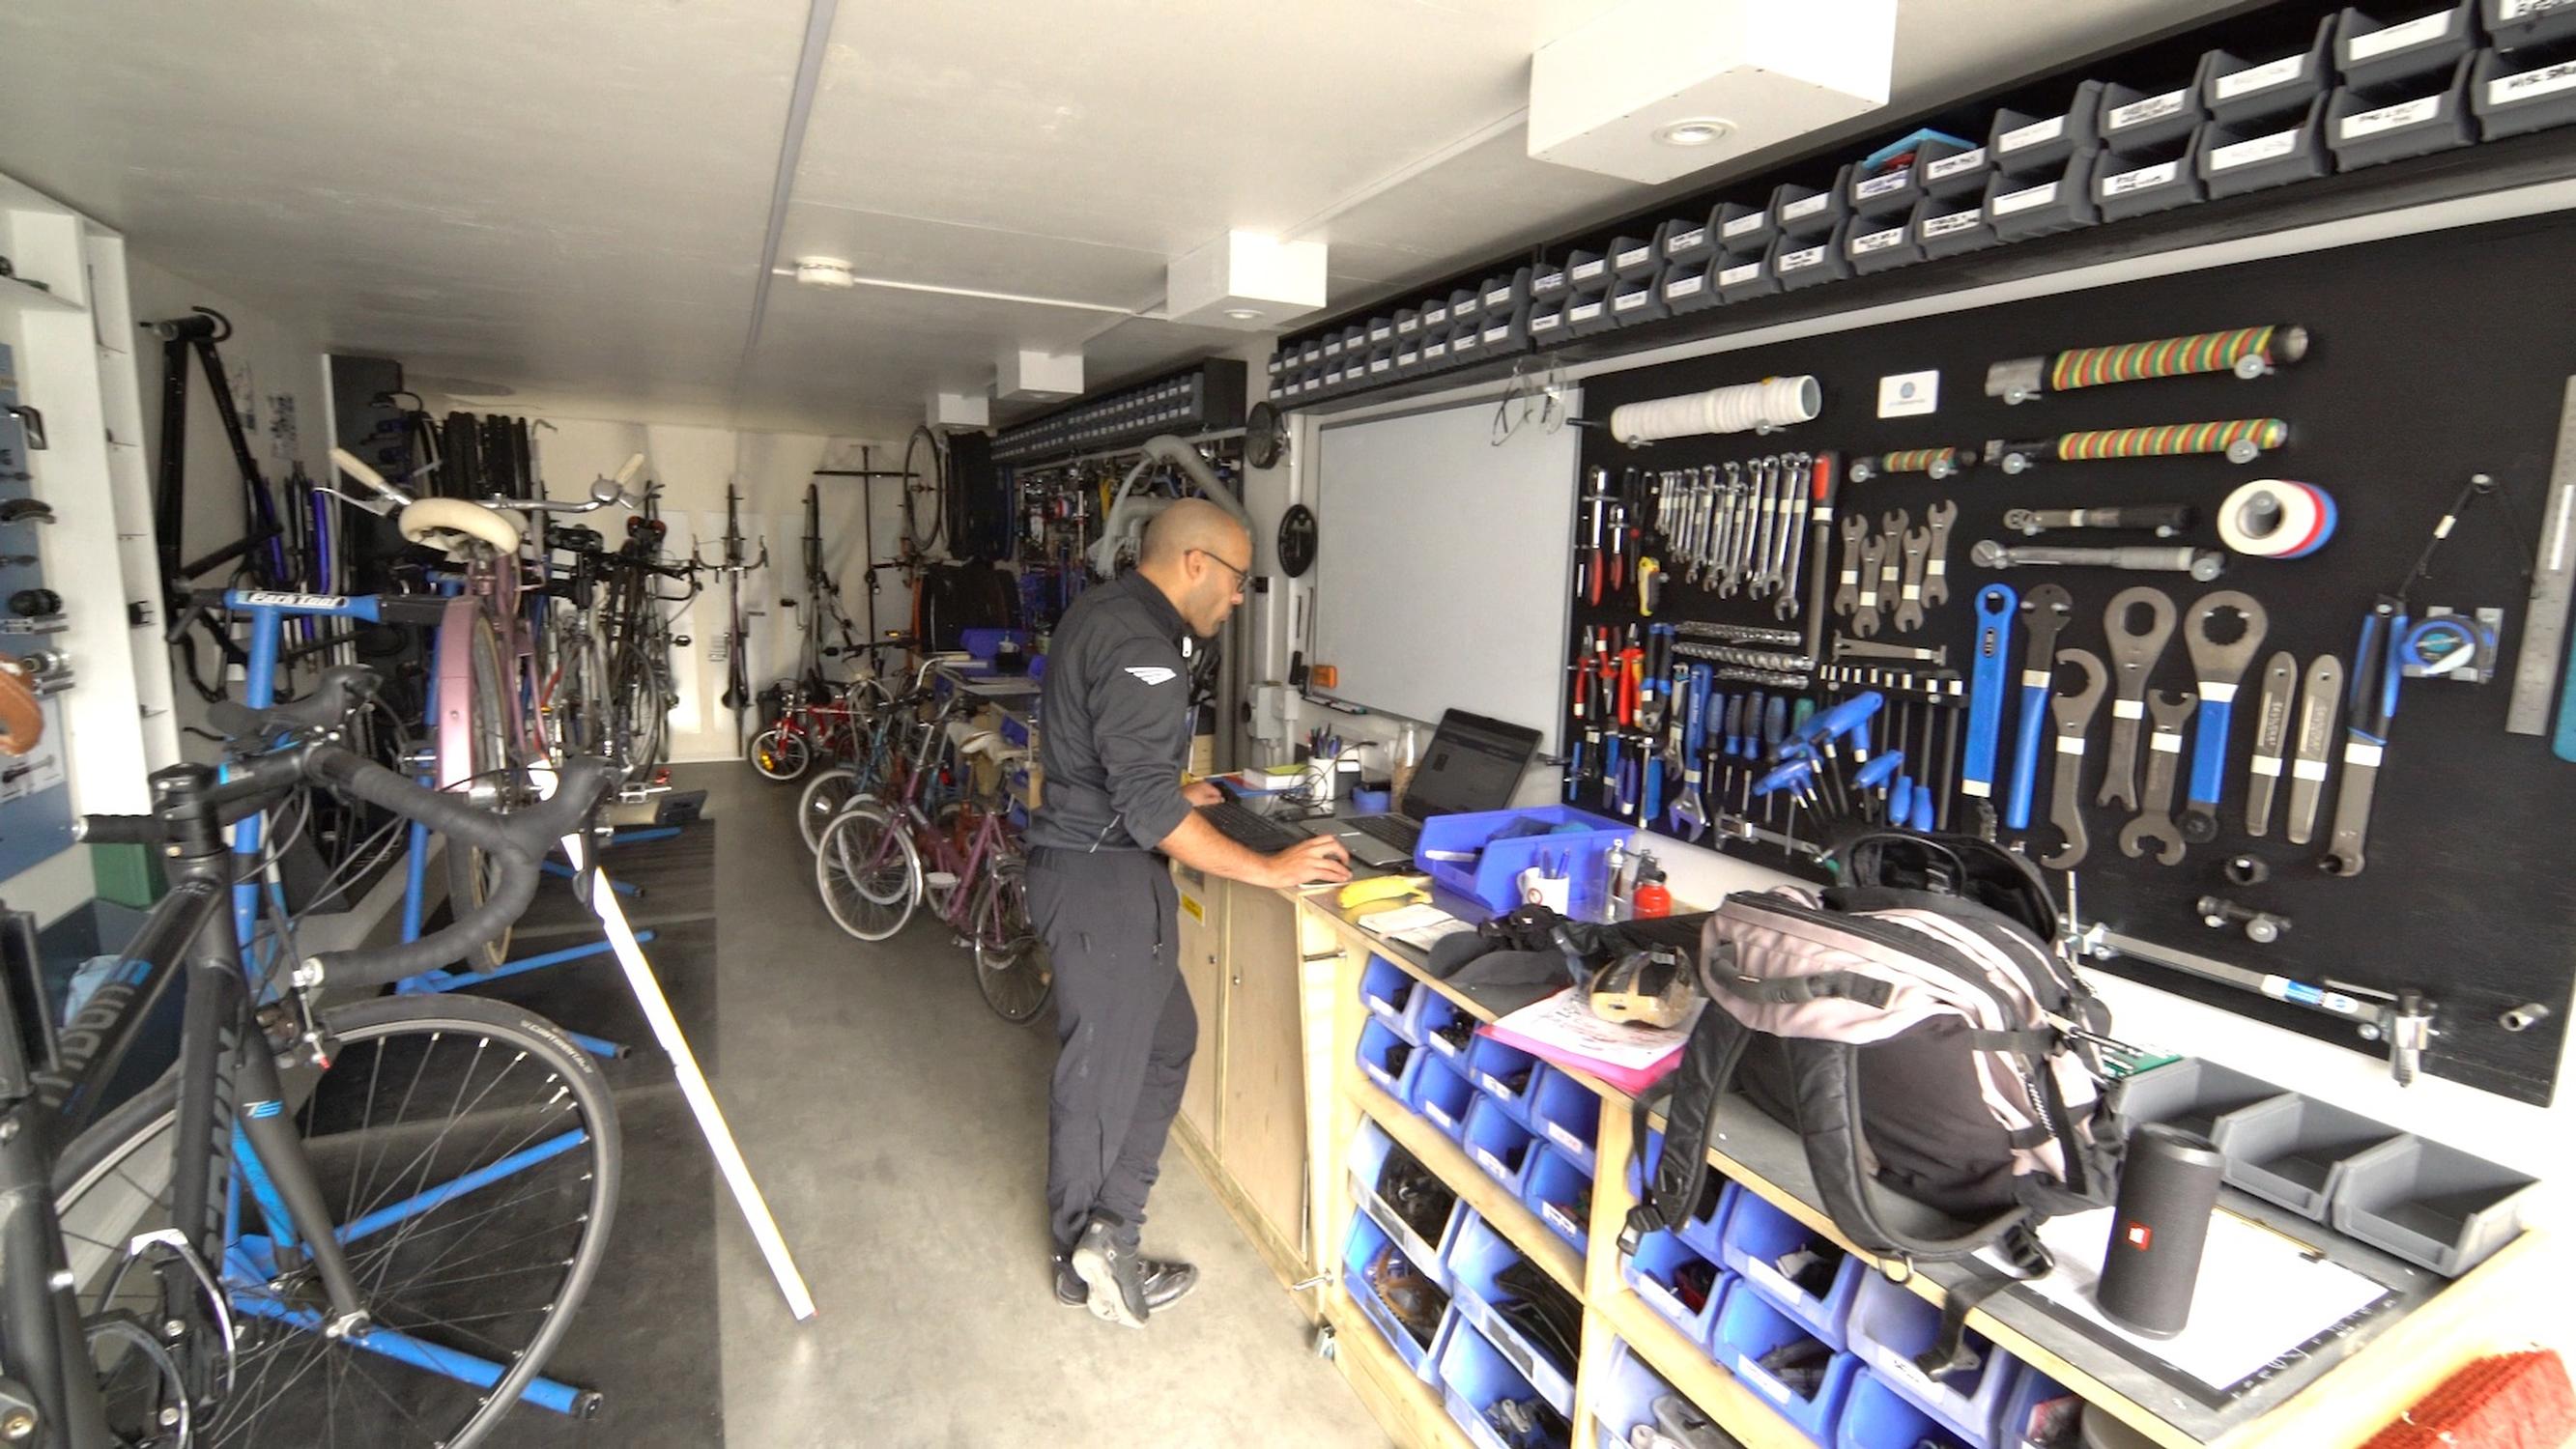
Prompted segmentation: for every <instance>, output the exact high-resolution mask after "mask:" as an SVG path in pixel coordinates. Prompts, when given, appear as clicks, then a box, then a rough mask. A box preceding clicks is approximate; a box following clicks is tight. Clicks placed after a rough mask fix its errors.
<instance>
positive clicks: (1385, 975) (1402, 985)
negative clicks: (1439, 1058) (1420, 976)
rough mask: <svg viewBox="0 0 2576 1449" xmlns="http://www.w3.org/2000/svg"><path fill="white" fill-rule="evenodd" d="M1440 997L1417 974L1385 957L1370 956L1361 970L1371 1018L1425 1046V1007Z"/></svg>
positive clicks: (1364, 998)
mask: <svg viewBox="0 0 2576 1449" xmlns="http://www.w3.org/2000/svg"><path fill="white" fill-rule="evenodd" d="M1435 995H1438V993H1437V992H1435V991H1433V990H1432V989H1431V988H1430V987H1428V986H1425V985H1423V984H1422V983H1421V982H1420V981H1419V980H1417V979H1416V978H1415V977H1414V974H1413V973H1412V972H1410V971H1407V970H1405V969H1404V968H1403V967H1401V966H1399V965H1397V964H1395V963H1394V962H1392V961H1389V960H1388V959H1386V958H1385V957H1384V956H1371V957H1369V959H1368V964H1367V965H1366V966H1363V967H1361V968H1360V1000H1361V1001H1362V1002H1363V1003H1365V1004H1366V1005H1367V1007H1368V1009H1369V1015H1371V1016H1373V1017H1376V1018H1377V1019H1378V1020H1380V1021H1383V1022H1385V1023H1386V1024H1387V1025H1388V1026H1389V1027H1390V1028H1392V1029H1393V1030H1394V1032H1395V1034H1396V1035H1397V1036H1400V1037H1402V1038H1404V1039H1405V1040H1406V1041H1408V1042H1411V1043H1412V1044H1413V1045H1415V1046H1420V1045H1421V1044H1422V1006H1423V1003H1424V1002H1425V1001H1426V1000H1428V999H1429V998H1431V997H1433V996H1435Z"/></svg>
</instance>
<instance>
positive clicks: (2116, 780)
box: [2093, 584, 2174, 810]
mask: <svg viewBox="0 0 2576 1449" xmlns="http://www.w3.org/2000/svg"><path fill="white" fill-rule="evenodd" d="M2142 608H2143V609H2145V610H2146V611H2147V618H2148V623H2147V627H2146V628H2145V629H2143V630H2132V629H2131V628H2130V627H2129V616H2130V615H2131V614H2133V613H2135V612H2136V611H2137V610H2139V609H2142ZM2173 631H2174V602H2173V599H2172V598H2171V597H2170V596H2168V595H2167V594H2166V593H2165V591H2164V590H2162V589H2157V588H2150V587H2148V586H2147V585H2145V584H2140V585H2138V586H2136V587H2135V588H2128V589H2122V590H2121V591H2120V592H2118V593H2116V594H2114V595H2112V596H2111V605H2110V607H2109V608H2107V609H2104V610H2103V611H2102V632H2103V633H2104V634H2105V635H2107V636H2108V637H2109V638H2110V641H2111V672H2112V674H2113V675H2114V677H2115V679H2116V688H2115V689H2114V690H2113V694H2112V699H2111V754H2110V758H2109V761H2108V763H2107V764H2106V765H2105V766H2104V769H2103V772H2102V791H2101V793H2100V794H2099V795H2096V796H2095V797H2094V799H2093V803H2094V804H2096V805H2118V806H2121V807H2124V808H2126V809H2129V810H2135V809H2137V808H2138V725H2139V722H2140V721H2142V720H2144V719H2145V718H2146V717H2147V676H2148V675H2151V674H2153V673H2155V672H2156V661H2157V660H2158V659H2160V658H2162V657H2164V652H2165V642H2166V641H2167V640H2169V639H2171V638H2172V637H2173Z"/></svg>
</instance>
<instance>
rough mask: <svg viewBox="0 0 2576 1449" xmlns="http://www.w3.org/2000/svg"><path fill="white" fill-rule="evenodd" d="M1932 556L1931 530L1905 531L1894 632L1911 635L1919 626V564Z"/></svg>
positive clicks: (1921, 622)
mask: <svg viewBox="0 0 2576 1449" xmlns="http://www.w3.org/2000/svg"><path fill="white" fill-rule="evenodd" d="M1931 556H1932V530H1930V529H1928V528H1912V529H1907V530H1906V533H1905V567H1904V570H1903V573H1902V582H1900V583H1899V585H1898V588H1897V595H1896V632H1897V633H1899V634H1911V633H1913V632H1914V631H1915V630H1917V629H1920V628H1922V627H1923V564H1924V561H1925V560H1926V559H1928V558H1930V557H1931Z"/></svg>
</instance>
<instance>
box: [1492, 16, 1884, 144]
mask: <svg viewBox="0 0 2576 1449" xmlns="http://www.w3.org/2000/svg"><path fill="white" fill-rule="evenodd" d="M1895 58H1896V0H1798V3H1796V4H1779V3H1775V0H1718V3H1711V0H1626V3H1625V4H1621V5H1615V6H1612V7H1611V8H1610V9H1608V10H1605V11H1603V12H1602V13H1600V14H1599V15H1596V16H1594V17H1593V18H1592V19H1591V20H1589V21H1587V22H1585V23H1584V24H1583V25H1581V26H1580V27H1578V28H1576V29H1575V30H1573V31H1571V32H1569V33H1568V34H1566V35H1564V36H1561V37H1559V38H1558V39H1556V40H1552V41H1550V42H1548V43H1547V44H1545V45H1543V46H1540V47H1539V49H1538V51H1537V53H1536V54H1535V55H1534V56H1533V57H1532V58H1531V64H1530V105H1529V154H1530V155H1531V156H1533V157H1535V158H1536V159H1538V160H1541V161H1552V162H1554V163H1556V164H1557V165H1560V166H1572V167H1576V168H1579V169H1581V170H1585V171H1597V172H1600V173H1602V174H1604V175H1608V176H1618V177H1623V178H1625V179H1627V180H1630V181H1636V182H1642V183H1644V184H1647V185H1650V186H1651V185H1660V184H1661V183H1663V182H1666V181H1670V180H1672V179H1673V178H1674V177H1677V176H1682V175H1686V174H1688V173H1690V172H1693V171H1697V170H1700V169H1702V168H1704V167H1708V166H1714V165H1716V164H1717V163H1718V162H1720V161H1723V160H1725V159H1727V158H1728V157H1730V156H1742V155H1748V154H1750V153H1752V152H1755V151H1759V150H1761V149H1762V148H1764V147H1766V146H1772V145H1777V144H1778V143H1780V142H1782V141H1787V140H1792V139H1794V138H1796V137H1799V136H1803V135H1805V134H1807V133H1808V132H1810V131H1814V130H1817V129H1818V128H1820V127H1824V126H1829V125H1832V124H1834V123H1835V122H1837V121H1846V120H1849V119H1851V118H1852V117H1854V116H1857V115H1861V114H1863V113H1865V112H1868V111H1874V110H1877V109H1878V108H1879V107H1881V106H1884V105H1886V104H1887V88H1888V78H1889V74H1890V72H1891V70H1892V69H1893V67H1894V65H1895Z"/></svg>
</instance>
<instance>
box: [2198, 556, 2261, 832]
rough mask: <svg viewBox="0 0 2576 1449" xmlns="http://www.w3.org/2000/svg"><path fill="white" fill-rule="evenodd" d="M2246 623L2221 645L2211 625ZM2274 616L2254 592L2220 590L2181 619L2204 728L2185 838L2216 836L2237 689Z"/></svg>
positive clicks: (2201, 730) (2202, 599)
mask: <svg viewBox="0 0 2576 1449" xmlns="http://www.w3.org/2000/svg"><path fill="white" fill-rule="evenodd" d="M2227 613H2233V614H2235V615H2236V616H2237V617H2238V618H2240V619H2242V620H2243V621H2244V630H2245V631H2244V633H2242V634H2240V635H2239V636H2237V638H2236V639H2235V640H2234V641H2233V642H2232V643H2227V644H2221V643H2219V642H2218V641H2217V640H2215V639H2212V638H2211V637H2210V636H2209V626H2210V623H2211V621H2213V620H2215V619H2216V618H2217V617H2218V616H2219V615H2221V614H2227ZM2270 627H2271V616H2270V615H2268V614H2266V613H2264V612H2263V606H2262V605H2261V604H2258V603H2256V602H2255V601H2254V596H2253V595H2252V594H2248V593H2244V592H2242V591H2240V590H2237V589H2221V590H2219V591H2218V592H2217V593H2214V594H2204V595H2202V596H2201V597H2200V599H2199V601H2198V602H2196V603H2194V604H2193V605H2192V606H2191V612H2190V613H2189V614H2188V615H2186V616H2185V617H2184V619H2183V626H2182V632H2183V643H2184V645H2185V646H2186V647H2187V648H2189V649H2190V651H2191V667H2192V673H2193V674H2194V675H2196V676H2197V683H2198V688H2199V691H2200V728H2199V731H2198V733H2197V734H2196V735H2195V737H2194V738H2193V740H2192V748H2191V803H2190V804H2189V805H2188V806H2187V807H2186V808H2185V809H2184V810H2183V815H2182V834H2183V839H2185V840H2188V841H2190V842H2191V843H2192V844H2194V845H2206V844H2207V843H2209V842H2210V841H2213V840H2216V839H2217V838H2218V799H2219V796H2220V795H2221V794H2222V793H2224V791H2225V789H2226V785H2227V727H2228V725H2229V724H2230V723H2231V722H2232V721H2233V719H2234V717H2235V711H2236V688H2237V686H2238V685H2239V684H2240V683H2242V682H2243V681H2244V678H2245V670H2246V668H2247V667H2248V666H2250V665H2251V664H2252V663H2253V662H2254V654H2255V651H2256V650H2259V649H2261V648H2262V647H2263V635H2264V633H2265V631H2267V630H2268V629H2269V628H2270Z"/></svg>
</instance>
